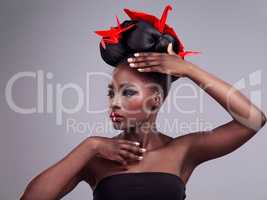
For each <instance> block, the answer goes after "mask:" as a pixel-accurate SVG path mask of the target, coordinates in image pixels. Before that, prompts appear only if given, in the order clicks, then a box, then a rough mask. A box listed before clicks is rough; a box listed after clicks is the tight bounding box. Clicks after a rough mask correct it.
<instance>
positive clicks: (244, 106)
mask: <svg viewBox="0 0 267 200" xmlns="http://www.w3.org/2000/svg"><path fill="white" fill-rule="evenodd" d="M186 77H188V78H189V79H191V80H192V81H194V82H195V83H196V84H197V85H198V86H200V87H201V88H202V89H204V91H205V92H207V93H208V94H209V95H210V96H211V97H212V98H214V99H215V100H216V101H217V102H218V103H219V104H220V105H222V106H223V107H224V109H226V111H228V112H229V114H230V115H231V116H232V117H233V118H234V119H235V120H236V121H238V122H240V123H242V124H243V125H245V126H247V127H249V128H253V129H259V128H260V127H262V125H263V124H264V123H265V121H266V118H265V115H264V113H263V112H262V111H261V110H259V108H257V107H256V106H255V105H254V104H253V103H252V102H251V101H250V100H249V99H248V98H247V97H245V96H244V95H243V94H242V93H241V92H239V91H238V90H237V89H236V88H234V87H233V86H231V85H230V84H228V83H226V82H225V81H223V80H221V79H219V78H218V77H216V76H215V75H213V74H211V73H208V72H207V71H205V70H204V69H201V68H200V67H198V66H197V65H194V64H192V65H190V66H189V68H188V71H187V74H186Z"/></svg>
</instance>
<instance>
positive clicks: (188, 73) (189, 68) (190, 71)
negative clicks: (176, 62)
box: [184, 63, 197, 78]
mask: <svg viewBox="0 0 267 200" xmlns="http://www.w3.org/2000/svg"><path fill="white" fill-rule="evenodd" d="M196 68H197V66H196V65H194V64H193V63H189V64H188V65H187V67H186V70H185V72H184V77H186V78H190V77H191V75H192V74H193V73H194V70H195V69H196Z"/></svg>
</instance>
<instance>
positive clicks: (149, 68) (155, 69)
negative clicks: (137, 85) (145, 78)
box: [137, 66, 162, 73]
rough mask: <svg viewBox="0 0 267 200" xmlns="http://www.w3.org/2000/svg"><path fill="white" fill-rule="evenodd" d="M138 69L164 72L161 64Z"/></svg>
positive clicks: (140, 70)
mask: <svg viewBox="0 0 267 200" xmlns="http://www.w3.org/2000/svg"><path fill="white" fill-rule="evenodd" d="M137 70H138V71H139V72H160V73H162V70H161V66H153V67H146V68H138V69H137Z"/></svg>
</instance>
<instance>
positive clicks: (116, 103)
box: [110, 95, 121, 110]
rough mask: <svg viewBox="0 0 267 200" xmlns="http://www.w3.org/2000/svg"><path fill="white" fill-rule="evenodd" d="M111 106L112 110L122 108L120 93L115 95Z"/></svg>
mask: <svg viewBox="0 0 267 200" xmlns="http://www.w3.org/2000/svg"><path fill="white" fill-rule="evenodd" d="M110 108H111V110H116V109H120V108H121V98H120V97H119V95H114V97H113V98H112V99H111V100H110Z"/></svg>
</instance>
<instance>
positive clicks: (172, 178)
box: [93, 172, 186, 200]
mask: <svg viewBox="0 0 267 200" xmlns="http://www.w3.org/2000/svg"><path fill="white" fill-rule="evenodd" d="M185 191H186V186H185V184H184V183H183V181H182V179H181V178H180V177H179V176H177V175H175V174H172V173H168V172H124V173H118V174H113V175H109V176H106V177H104V178H102V179H101V180H100V181H99V182H98V183H97V185H96V187H95V189H94V191H93V196H94V198H93V200H126V199H127V200H184V199H185V198H186V193H185Z"/></svg>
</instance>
